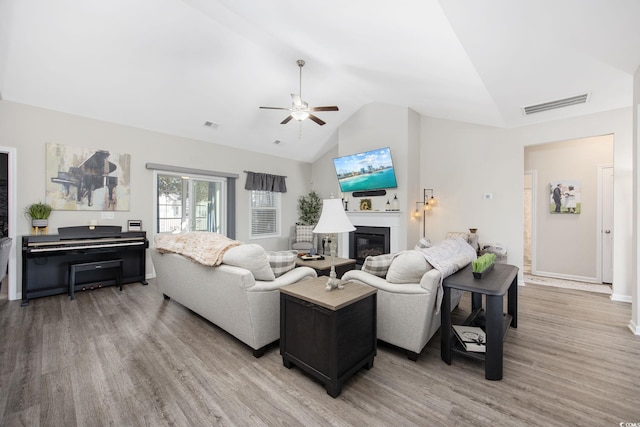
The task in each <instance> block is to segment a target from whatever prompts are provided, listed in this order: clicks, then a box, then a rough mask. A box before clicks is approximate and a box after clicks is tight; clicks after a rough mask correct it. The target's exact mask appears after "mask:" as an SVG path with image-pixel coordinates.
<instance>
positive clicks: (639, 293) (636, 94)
mask: <svg viewBox="0 0 640 427" xmlns="http://www.w3.org/2000/svg"><path fill="white" fill-rule="evenodd" d="M639 146H640V67H638V69H637V70H636V72H635V74H634V75H633V142H632V161H633V190H632V192H631V193H632V197H633V203H632V207H631V211H632V218H633V226H632V238H631V241H632V249H631V251H630V252H631V253H630V256H631V259H632V260H638V259H639V258H638V257H639V256H640V238H639V235H640V195H639V194H638V193H639V192H640V171H639V170H638V168H640V149H639ZM616 234H617V233H616ZM630 280H631V283H632V284H633V286H632V290H633V293H632V301H633V303H632V310H631V320H630V322H629V328H630V329H631V330H632V331H633V332H634V333H635V334H636V335H640V262H636V263H635V268H634V269H633V271H632V273H631V274H630Z"/></svg>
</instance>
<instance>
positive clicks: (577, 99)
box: [522, 93, 589, 116]
mask: <svg viewBox="0 0 640 427" xmlns="http://www.w3.org/2000/svg"><path fill="white" fill-rule="evenodd" d="M587 102H589V93H583V94H580V95H576V96H571V97H569V98H564V99H557V100H555V101H549V102H543V103H542V104H536V105H528V106H526V107H522V112H523V113H524V115H525V116H528V115H530V114H535V113H541V112H543V111H549V110H555V109H557V108H564V107H569V106H570V105H577V104H586V103H587Z"/></svg>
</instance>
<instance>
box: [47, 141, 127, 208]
mask: <svg viewBox="0 0 640 427" xmlns="http://www.w3.org/2000/svg"><path fill="white" fill-rule="evenodd" d="M130 172H131V155H129V154H118V153H113V152H109V151H106V150H95V149H91V148H82V147H73V146H68V145H61V144H51V143H47V148H46V170H45V173H46V176H47V184H46V199H47V201H48V202H49V203H50V204H51V207H52V208H53V209H55V210H68V211H80V210H92V211H128V210H129V205H130V194H131V188H130V187H131V184H130ZM72 187H73V188H72Z"/></svg>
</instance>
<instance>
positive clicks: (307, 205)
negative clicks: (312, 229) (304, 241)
mask: <svg viewBox="0 0 640 427" xmlns="http://www.w3.org/2000/svg"><path fill="white" fill-rule="evenodd" d="M321 209H322V199H320V196H318V193H316V192H315V191H311V192H309V194H307V195H306V196H300V198H299V199H298V215H299V217H298V220H299V221H300V225H315V224H317V223H318V220H319V219H320V210H321Z"/></svg>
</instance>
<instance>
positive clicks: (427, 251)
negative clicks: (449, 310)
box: [417, 237, 477, 313]
mask: <svg viewBox="0 0 640 427" xmlns="http://www.w3.org/2000/svg"><path fill="white" fill-rule="evenodd" d="M417 250H418V251H419V252H420V253H421V254H422V255H423V256H424V257H425V259H426V260H427V262H428V263H429V264H431V266H432V267H433V268H435V269H436V270H438V271H439V272H440V286H439V288H438V295H437V298H436V313H439V312H440V304H441V303H442V296H443V294H444V290H443V289H442V281H443V280H444V279H445V278H447V277H449V276H450V275H452V274H453V273H455V272H456V271H458V270H460V269H461V268H463V267H465V266H466V265H467V264H469V263H470V262H471V261H473V260H475V259H476V257H477V255H476V251H475V250H474V249H473V248H472V247H471V245H469V243H467V242H466V241H465V240H464V239H462V238H460V237H456V238H453V239H446V240H443V241H442V242H440V243H438V244H436V245H433V246H431V247H429V248H420V249H417Z"/></svg>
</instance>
